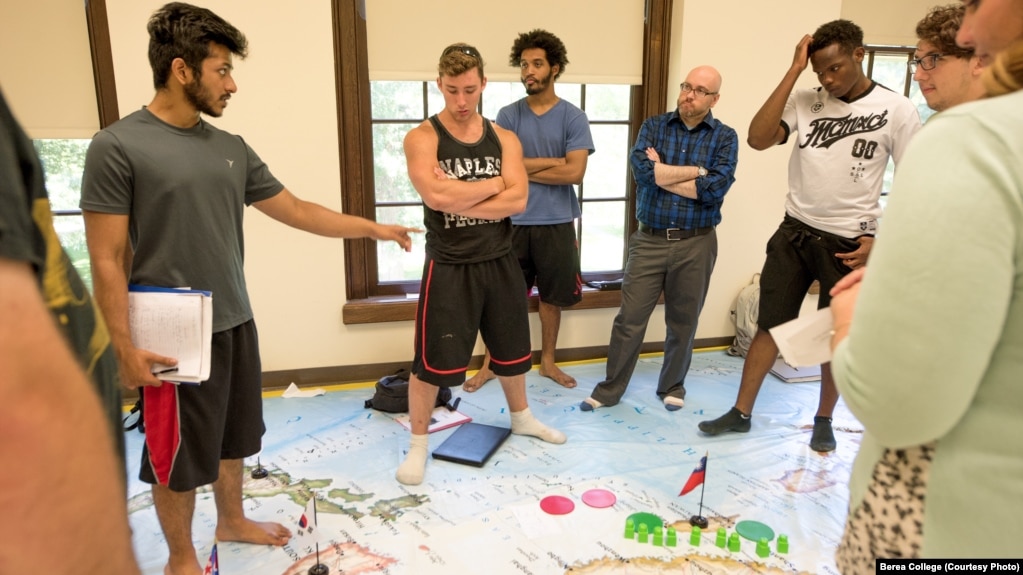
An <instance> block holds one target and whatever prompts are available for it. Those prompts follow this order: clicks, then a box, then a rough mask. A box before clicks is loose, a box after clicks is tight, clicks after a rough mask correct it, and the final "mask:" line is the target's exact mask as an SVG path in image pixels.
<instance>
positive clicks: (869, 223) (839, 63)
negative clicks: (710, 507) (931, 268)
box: [700, 20, 920, 452]
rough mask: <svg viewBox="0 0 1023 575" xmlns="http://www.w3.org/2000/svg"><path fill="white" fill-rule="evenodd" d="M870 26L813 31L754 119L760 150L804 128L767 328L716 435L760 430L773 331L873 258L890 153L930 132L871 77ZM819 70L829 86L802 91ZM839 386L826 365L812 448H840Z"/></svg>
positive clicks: (770, 250)
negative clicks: (755, 414)
mask: <svg viewBox="0 0 1023 575" xmlns="http://www.w3.org/2000/svg"><path fill="white" fill-rule="evenodd" d="M864 54H865V50H864V47H863V31H862V30H861V29H860V27H859V26H857V25H856V24H854V23H852V22H850V21H848V20H835V21H833V22H828V23H827V24H824V25H822V26H821V27H820V28H818V29H817V30H816V31H815V32H814V34H813V36H809V35H808V36H804V37H803V39H802V40H800V41H799V44H798V45H797V46H796V51H795V56H794V58H793V61H792V65H791V66H790V67H789V69H788V71H787V72H786V73H785V76H784V77H783V78H782V81H781V83H780V84H779V85H778V87H777V88H775V90H774V92H772V93H771V95H770V97H768V99H767V101H766V102H765V103H764V105H763V106H762V107H761V108H760V111H758V112H757V114H756V115H755V116H754V117H753V120H752V122H750V128H749V137H748V142H749V144H750V146H752V147H753V148H754V149H757V150H765V149H767V148H770V147H771V146H775V145H778V144H784V143H786V142H787V141H788V139H789V136H791V135H794V134H796V133H798V138H797V141H796V144H795V147H794V148H793V150H792V156H791V158H790V160H789V192H788V195H787V196H786V199H785V218H784V220H783V221H782V223H781V225H780V226H779V228H778V231H776V232H775V234H774V235H773V236H772V237H771V239H770V240H769V241H768V243H767V259H766V261H765V262H764V268H763V272H762V274H761V277H760V310H759V317H758V320H757V324H758V327H759V329H758V330H757V333H756V335H755V336H754V337H753V341H752V342H751V343H750V348H749V352H748V354H747V356H746V362H745V364H744V365H743V370H742V382H741V384H740V387H739V393H738V397H737V398H736V402H735V406H734V407H732V409H731V410H730V411H729V412H728V413H726V414H724V415H723V416H721V417H719V418H717V419H713V420H709V421H703V422H700V430H701V431H703V432H704V433H707V434H709V435H718V434H720V433H725V432H730V431H732V432H740V433H745V432H748V431H749V430H750V414H751V413H752V410H753V404H754V402H755V401H756V398H757V394H758V393H759V391H760V386H761V385H763V382H764V377H766V375H767V372H768V371H770V369H771V367H772V366H773V365H774V362H775V360H776V359H777V358H778V346H777V344H776V343H775V341H774V339H773V338H772V337H771V334H770V333H769V332H768V331H767V330H769V329H770V328H773V327H775V326H777V325H779V324H782V323H785V322H786V321H789V320H791V319H794V318H795V317H797V316H798V315H799V308H800V306H801V305H802V302H803V299H804V297H805V296H806V292H807V289H808V288H809V287H810V285H811V284H812V283H813V282H814V280H818V281H819V282H820V286H821V289H820V300H819V303H818V306H819V307H821V308H824V307H827V306H828V304H829V303H830V302H831V299H830V296H829V295H828V292H829V291H830V290H831V287H832V286H833V285H834V284H835V282H836V281H838V280H839V279H840V278H841V277H842V276H844V275H845V274H847V273H848V272H849V271H850V270H853V269H856V268H858V267H862V266H863V265H865V264H866V263H867V257H868V256H869V254H870V248H871V246H872V244H873V241H874V234H876V233H877V225H878V222H877V220H878V218H879V217H880V216H881V205H880V203H879V202H878V200H879V198H880V197H881V188H882V184H883V182H884V172H885V168H886V166H887V164H888V158H889V157H891V158H893V159H894V160H895V161H896V162H898V161H899V158H900V157H901V156H902V152H903V151H904V150H905V149H906V145H907V144H908V142H909V140H910V138H911V137H912V136H913V134H915V133H916V131H917V130H918V129H920V116H919V114H917V111H916V108H915V107H914V106H913V104H912V103H911V102H910V101H909V100H908V99H907V98H905V97H903V96H902V95H900V94H896V93H894V92H892V91H891V90H888V89H887V88H885V87H884V86H881V85H879V84H876V83H874V82H873V81H872V80H871V79H870V78H868V77H867V76H866V75H865V74H864V73H863V65H862V62H863V57H864ZM808 64H809V65H810V66H811V67H812V70H813V72H814V74H816V75H817V79H818V81H819V82H820V87H819V88H811V89H802V90H794V88H795V84H796V80H797V79H798V78H799V75H800V74H802V72H803V71H804V70H805V69H806V67H807V65H808ZM836 403H838V391H837V390H836V389H835V382H834V379H833V378H832V376H831V366H830V365H829V364H824V365H822V366H821V393H820V402H819V403H818V406H817V414H816V416H815V417H814V426H813V435H812V436H811V439H810V447H811V448H812V449H814V450H816V451H822V452H826V451H832V450H834V449H835V446H836V444H835V435H834V432H833V431H832V429H831V415H832V412H833V411H834V408H835V404H836Z"/></svg>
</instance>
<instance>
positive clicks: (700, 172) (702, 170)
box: [696, 166, 707, 178]
mask: <svg viewBox="0 0 1023 575" xmlns="http://www.w3.org/2000/svg"><path fill="white" fill-rule="evenodd" d="M696 175H697V176H699V177H701V178H704V177H706V176H707V168H704V167H703V166H696Z"/></svg>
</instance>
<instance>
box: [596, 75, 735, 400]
mask: <svg viewBox="0 0 1023 575" xmlns="http://www.w3.org/2000/svg"><path fill="white" fill-rule="evenodd" d="M720 91H721V74H719V73H718V71H717V70H715V69H714V68H711V67H710V66H699V67H696V68H693V70H692V71H690V72H689V74H688V75H687V76H686V81H685V82H683V83H682V84H681V85H680V86H679V94H678V100H677V102H676V108H675V110H673V111H671V112H668V113H667V114H659V115H657V116H653V117H651V118H647V119H646V121H644V122H643V126H642V127H641V128H640V130H639V136H638V137H637V138H636V144H635V145H634V146H633V147H632V154H631V155H630V157H629V162H630V163H631V165H632V175H633V177H634V178H635V179H636V219H637V220H639V229H638V230H637V231H636V232H635V233H634V234H632V236H631V237H630V238H629V259H628V262H627V263H626V264H625V278H624V280H623V282H622V305H621V309H620V310H619V311H618V315H617V316H615V321H614V326H613V327H612V328H611V342H610V343H609V344H608V349H607V376H606V378H605V379H604V381H602V382H600V383H599V384H597V387H595V388H594V389H593V392H592V393H591V394H590V397H588V398H586V399H585V400H584V401H583V402H582V403H581V404H580V405H579V408H580V409H581V410H582V411H592V410H593V409H595V408H598V407H602V406H605V405H607V406H611V405H615V404H617V403H618V402H619V401H620V400H621V398H622V396H623V395H624V394H625V390H626V388H627V387H628V385H629V380H630V379H632V373H633V371H634V370H635V369H636V362H637V361H639V352H640V349H641V348H642V345H643V337H644V335H645V334H646V327H647V324H648V323H649V321H650V314H651V313H653V311H654V307H655V306H657V301H658V298H660V296H661V294H662V293H663V294H664V323H665V325H666V326H667V337H666V339H665V341H664V363H663V365H662V366H661V373H660V375H659V376H658V378H657V390H656V391H657V397H658V399H660V400H661V401H662V402H663V403H664V408H665V409H667V410H668V411H678V410H679V409H681V408H682V406H683V405H684V404H685V396H686V388H685V377H686V373H687V372H688V371H689V364H690V362H691V361H692V359H693V341H694V339H695V338H696V326H697V321H698V320H699V318H700V311H701V310H702V309H703V302H704V300H705V299H706V297H707V288H708V287H709V286H710V274H711V272H713V271H714V263H715V262H716V261H717V254H718V239H717V231H716V229H715V228H716V226H717V225H718V224H719V223H721V206H722V205H723V204H724V201H725V194H726V193H728V190H729V189H730V188H731V187H732V183H733V182H735V166H736V163H737V162H738V153H739V138H738V137H737V136H736V134H735V130H733V129H732V128H731V127H729V126H727V125H725V124H724V123H722V122H721V121H720V120H718V119H717V118H715V117H714V114H713V113H712V112H711V108H713V107H714V106H715V105H716V104H717V103H718V100H719V99H720V97H721V95H720Z"/></svg>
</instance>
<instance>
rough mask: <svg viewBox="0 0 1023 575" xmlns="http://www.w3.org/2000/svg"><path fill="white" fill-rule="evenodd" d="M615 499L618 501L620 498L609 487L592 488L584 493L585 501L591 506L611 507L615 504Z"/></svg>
mask: <svg viewBox="0 0 1023 575" xmlns="http://www.w3.org/2000/svg"><path fill="white" fill-rule="evenodd" d="M615 501H618V498H617V497H615V494H614V493H611V492H610V491H608V490H607V489H590V490H589V491H587V492H585V493H583V503H585V504H587V505H589V506H590V507H597V508H604V507H611V506H612V505H614V504H615Z"/></svg>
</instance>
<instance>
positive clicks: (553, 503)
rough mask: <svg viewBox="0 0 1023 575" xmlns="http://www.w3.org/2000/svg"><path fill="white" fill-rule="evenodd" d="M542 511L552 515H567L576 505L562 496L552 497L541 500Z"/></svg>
mask: <svg viewBox="0 0 1023 575" xmlns="http://www.w3.org/2000/svg"><path fill="white" fill-rule="evenodd" d="M540 509H543V510H544V511H546V512H547V513H550V514H551V515H565V514H566V513H571V512H572V510H573V509H575V503H572V500H571V499H569V498H568V497H562V496H561V495H550V496H548V497H544V498H543V499H541V500H540Z"/></svg>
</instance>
